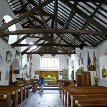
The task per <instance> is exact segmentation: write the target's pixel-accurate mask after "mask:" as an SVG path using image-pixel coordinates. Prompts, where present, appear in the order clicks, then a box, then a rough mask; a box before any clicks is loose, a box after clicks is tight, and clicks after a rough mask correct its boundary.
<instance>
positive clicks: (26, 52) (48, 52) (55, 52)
mask: <svg viewBox="0 0 107 107" xmlns="http://www.w3.org/2000/svg"><path fill="white" fill-rule="evenodd" d="M22 54H74V52H25V53H22Z"/></svg>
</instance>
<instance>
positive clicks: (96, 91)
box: [63, 87, 107, 107]
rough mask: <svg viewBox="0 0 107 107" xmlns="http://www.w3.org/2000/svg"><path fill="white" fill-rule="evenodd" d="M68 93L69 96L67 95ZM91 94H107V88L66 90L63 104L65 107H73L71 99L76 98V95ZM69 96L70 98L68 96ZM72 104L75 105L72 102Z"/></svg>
mask: <svg viewBox="0 0 107 107" xmlns="http://www.w3.org/2000/svg"><path fill="white" fill-rule="evenodd" d="M67 93H68V94H67ZM90 94H98V95H99V94H100V95H101V94H107V88H99V87H98V88H97V87H96V88H91V87H90V88H85V89H83V88H79V89H78V88H74V87H73V88H70V87H69V88H65V90H64V98H63V102H64V105H65V107H67V106H68V107H71V106H69V105H70V97H71V96H74V95H90ZM67 95H68V96H67ZM71 103H73V102H72V101H71Z"/></svg>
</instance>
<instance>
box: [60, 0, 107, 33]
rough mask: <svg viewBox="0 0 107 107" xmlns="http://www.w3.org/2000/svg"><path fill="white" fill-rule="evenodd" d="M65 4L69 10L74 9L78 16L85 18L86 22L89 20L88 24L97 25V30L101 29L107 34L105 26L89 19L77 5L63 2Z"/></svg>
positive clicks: (63, 0)
mask: <svg viewBox="0 0 107 107" xmlns="http://www.w3.org/2000/svg"><path fill="white" fill-rule="evenodd" d="M61 2H63V3H64V4H66V5H67V6H68V7H69V8H71V9H73V10H74V11H75V12H76V13H77V14H79V15H80V16H81V17H83V18H84V19H85V20H87V22H88V23H92V24H93V25H95V26H96V27H97V28H99V29H101V30H102V31H105V32H107V28H105V27H104V26H103V25H101V24H100V23H98V22H97V21H96V20H94V19H93V18H91V17H89V16H88V15H86V14H85V13H84V12H83V11H81V10H80V9H79V8H78V7H76V5H73V4H71V3H70V2H69V1H65V0H61Z"/></svg>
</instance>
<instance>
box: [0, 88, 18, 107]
mask: <svg viewBox="0 0 107 107" xmlns="http://www.w3.org/2000/svg"><path fill="white" fill-rule="evenodd" d="M8 93H10V95H11V102H12V107H17V106H18V93H17V90H4V89H3V90H1V89H0V94H8Z"/></svg>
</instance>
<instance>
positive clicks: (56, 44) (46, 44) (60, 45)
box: [12, 43, 86, 47]
mask: <svg viewBox="0 0 107 107" xmlns="http://www.w3.org/2000/svg"><path fill="white" fill-rule="evenodd" d="M12 46H17V47H20V46H59V47H81V45H72V44H70V45H66V44H58V43H41V44H32V45H30V44H13V45H12ZM83 46H86V45H85V44H83V45H82V47H83Z"/></svg>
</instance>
